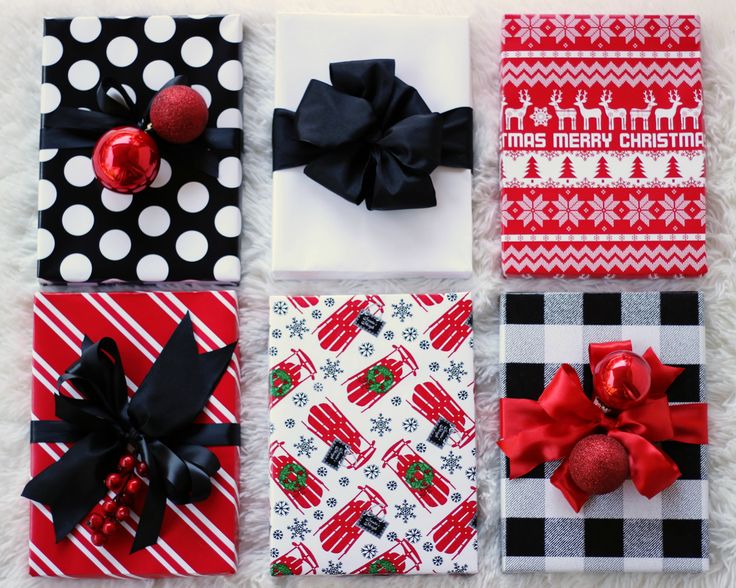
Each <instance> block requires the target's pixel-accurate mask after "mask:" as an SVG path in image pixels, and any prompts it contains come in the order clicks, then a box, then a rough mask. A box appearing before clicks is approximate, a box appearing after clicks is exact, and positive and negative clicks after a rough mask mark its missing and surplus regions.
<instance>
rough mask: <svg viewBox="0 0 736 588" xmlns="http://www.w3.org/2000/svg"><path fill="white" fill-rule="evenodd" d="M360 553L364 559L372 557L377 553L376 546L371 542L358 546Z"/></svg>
mask: <svg viewBox="0 0 736 588" xmlns="http://www.w3.org/2000/svg"><path fill="white" fill-rule="evenodd" d="M360 554H361V555H362V556H363V557H364V558H366V559H373V558H374V557H376V555H378V548H377V547H376V546H375V545H373V543H366V544H365V545H363V547H361V548H360Z"/></svg>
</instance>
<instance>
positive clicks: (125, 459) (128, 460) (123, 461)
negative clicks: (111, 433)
mask: <svg viewBox="0 0 736 588" xmlns="http://www.w3.org/2000/svg"><path fill="white" fill-rule="evenodd" d="M134 467H135V457H133V456H132V455H130V454H129V453H128V454H126V455H123V456H122V457H121V458H120V461H118V468H119V469H120V471H121V472H126V473H127V472H130V471H132V470H133V468H134Z"/></svg>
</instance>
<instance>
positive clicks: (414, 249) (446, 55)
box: [273, 14, 472, 278]
mask: <svg viewBox="0 0 736 588" xmlns="http://www.w3.org/2000/svg"><path fill="white" fill-rule="evenodd" d="M468 34H469V33H468V22H467V19H465V18H455V17H429V16H374V15H371V16H367V15H361V16H349V15H307V14H282V15H279V16H278V18H277V24H276V72H275V75H276V95H275V106H276V107H279V108H286V109H289V110H295V109H296V107H297V106H298V105H299V102H300V100H301V98H302V95H303V94H304V90H305V89H306V87H307V84H308V83H309V81H310V80H311V79H317V80H322V81H327V82H328V81H329V65H330V63H332V62H341V61H350V60H363V59H379V58H380V59H384V58H385V59H394V60H395V61H396V75H397V76H398V77H399V78H401V79H402V80H403V81H404V82H406V83H407V84H409V85H410V86H414V87H415V88H416V89H417V90H418V91H419V93H420V94H421V96H422V98H423V99H424V101H425V102H426V103H427V105H428V106H429V108H430V109H431V110H432V111H433V112H444V111H446V110H450V109H453V108H457V107H460V106H469V105H470V103H471V95H470V55H469V38H468ZM377 39H380V43H378V44H377V43H376V40H377ZM431 178H432V182H433V184H434V187H435V191H436V196H437V206H435V207H433V208H423V209H412V210H393V211H381V210H373V211H369V210H367V209H366V206H365V204H362V205H360V206H356V205H354V204H352V203H351V202H348V201H346V200H343V199H342V198H340V197H339V196H337V195H335V194H334V193H333V192H330V191H329V190H328V189H327V188H324V187H323V186H321V185H320V184H317V183H316V182H315V181H313V180H311V179H310V178H308V177H307V176H305V175H304V173H303V166H302V167H296V168H290V169H283V170H280V171H276V172H275V173H274V174H273V271H274V274H275V275H276V276H277V277H282V278H288V277H326V278H337V277H340V278H344V277H346V276H352V277H387V276H412V275H414V276H425V275H433V276H447V277H460V276H468V275H469V274H470V272H471V271H472V265H471V261H472V259H471V245H472V219H471V206H470V191H471V172H470V171H469V170H462V169H452V168H448V167H439V168H437V169H435V171H434V172H432V174H431Z"/></svg>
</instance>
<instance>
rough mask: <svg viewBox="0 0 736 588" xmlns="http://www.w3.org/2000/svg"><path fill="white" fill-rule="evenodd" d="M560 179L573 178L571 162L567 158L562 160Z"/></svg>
mask: <svg viewBox="0 0 736 588" xmlns="http://www.w3.org/2000/svg"><path fill="white" fill-rule="evenodd" d="M560 177H561V178H574V177H576V176H575V171H574V170H573V166H572V161H571V160H570V158H569V157H565V159H563V160H562V171H561V172H560Z"/></svg>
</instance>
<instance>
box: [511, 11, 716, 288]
mask: <svg viewBox="0 0 736 588" xmlns="http://www.w3.org/2000/svg"><path fill="white" fill-rule="evenodd" d="M502 35H503V41H502V59H501V94H502V110H503V112H502V117H501V145H500V149H501V208H502V212H501V223H502V229H501V232H502V237H501V239H502V266H503V270H504V273H505V274H506V275H517V274H522V275H535V276H559V275H562V276H570V277H572V276H580V277H582V276H596V277H603V276H621V277H644V276H662V277H665V276H666V277H671V276H694V275H700V274H703V273H705V272H706V270H707V267H706V254H705V147H704V129H703V116H702V110H703V95H702V80H701V66H700V20H699V18H698V17H697V16H672V15H631V16H629V15H610V16H604V15H567V14H562V15H544V14H542V15H507V16H506V18H505V20H504V25H503V30H502Z"/></svg>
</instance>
